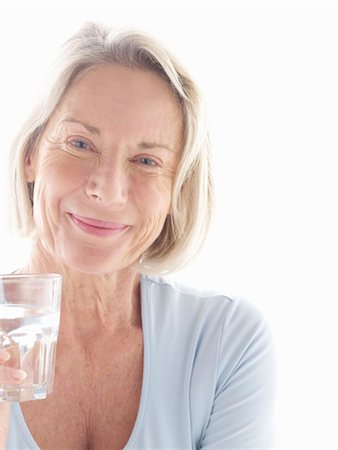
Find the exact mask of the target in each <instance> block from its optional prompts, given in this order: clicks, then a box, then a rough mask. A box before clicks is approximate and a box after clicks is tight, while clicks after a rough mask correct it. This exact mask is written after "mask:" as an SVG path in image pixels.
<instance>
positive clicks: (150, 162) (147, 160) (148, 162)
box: [138, 156, 158, 167]
mask: <svg viewBox="0 0 338 450" xmlns="http://www.w3.org/2000/svg"><path fill="white" fill-rule="evenodd" d="M138 162H139V163H140V164H142V165H143V166H148V167H156V166H158V163H157V162H156V161H155V160H154V159H152V158H148V157H147V156H141V157H140V158H138Z"/></svg>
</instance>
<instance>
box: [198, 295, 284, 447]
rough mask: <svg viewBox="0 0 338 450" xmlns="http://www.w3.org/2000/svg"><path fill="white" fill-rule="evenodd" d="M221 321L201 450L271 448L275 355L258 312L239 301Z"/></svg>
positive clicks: (273, 347) (274, 391) (267, 332)
mask: <svg viewBox="0 0 338 450" xmlns="http://www.w3.org/2000/svg"><path fill="white" fill-rule="evenodd" d="M233 309H234V311H233V314H232V315H231V317H230V318H229V317H227V318H226V320H225V321H224V325H223V331H222V339H221V343H220V349H219V355H218V358H219V360H218V371H217V386H216V392H215V396H214V401H213V406H212V411H211V414H210V419H209V423H208V425H207V427H206V430H205V432H204V434H203V437H202V439H201V441H200V446H199V449H200V450H207V449H222V450H239V449H241V450H244V449H245V450H249V449H252V450H253V449H255V450H258V449H259V450H263V449H264V450H267V449H271V448H273V447H274V444H275V442H274V440H275V436H274V435H275V399H276V378H277V377H276V353H275V346H274V341H273V338H272V335H271V332H270V329H269V327H268V325H267V323H266V321H265V319H264V318H263V316H262V315H261V313H260V312H259V311H258V310H257V308H256V307H254V306H253V305H251V304H249V303H248V302H245V301H244V300H239V301H236V302H234V305H233Z"/></svg>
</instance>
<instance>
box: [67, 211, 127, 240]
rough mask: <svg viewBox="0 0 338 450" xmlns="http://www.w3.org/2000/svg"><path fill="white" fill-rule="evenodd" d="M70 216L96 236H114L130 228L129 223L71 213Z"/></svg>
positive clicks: (86, 230)
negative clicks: (107, 220) (106, 220)
mask: <svg viewBox="0 0 338 450" xmlns="http://www.w3.org/2000/svg"><path fill="white" fill-rule="evenodd" d="M69 216H70V218H71V220H72V222H73V223H74V224H75V225H76V226H77V227H78V228H80V229H81V230H82V231H85V232H86V233H89V234H92V235H95V236H100V237H107V236H113V235H115V234H118V233H121V232H122V231H124V230H126V229H127V228H129V225H126V224H122V223H113V222H105V221H103V220H96V219H91V218H89V217H82V216H78V215H76V214H69Z"/></svg>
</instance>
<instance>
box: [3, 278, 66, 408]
mask: <svg viewBox="0 0 338 450" xmlns="http://www.w3.org/2000/svg"><path fill="white" fill-rule="evenodd" d="M61 287H62V277H61V275H59V274H52V273H44V274H29V275H15V274H14V275H0V352H2V353H3V354H4V351H5V352H6V354H7V357H8V354H9V356H10V358H9V359H6V360H5V361H3V362H2V363H0V402H1V401H19V402H22V401H26V400H36V399H44V398H46V397H47V395H49V394H50V393H51V392H52V390H53V382H54V367H55V349H56V342H57V336H58V330H59V322H60V300H61ZM11 369H21V370H24V371H25V372H26V374H27V376H26V378H25V379H24V380H23V381H21V382H20V384H12V383H11V382H10V377H9V376H8V373H9V372H11V373H14V372H13V371H11Z"/></svg>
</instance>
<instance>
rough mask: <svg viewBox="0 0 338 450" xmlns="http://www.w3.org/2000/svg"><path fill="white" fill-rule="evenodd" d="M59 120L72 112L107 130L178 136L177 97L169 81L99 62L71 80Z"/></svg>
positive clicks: (179, 123) (178, 114)
mask: <svg viewBox="0 0 338 450" xmlns="http://www.w3.org/2000/svg"><path fill="white" fill-rule="evenodd" d="M55 115H56V116H57V118H58V119H59V120H62V118H64V117H65V116H66V115H71V116H72V117H75V118H77V119H80V120H85V121H86V122H89V123H92V125H93V126H97V127H99V128H103V129H106V130H107V131H109V130H110V131H112V130H114V131H115V132H116V130H117V129H119V130H120V131H121V132H123V133H130V132H136V131H137V130H138V131H142V132H145V131H148V132H156V131H157V133H159V134H166V135H170V136H176V135H181V133H182V131H183V120H182V114H181V109H180V106H179V104H178V100H177V98H176V96H175V94H174V93H173V91H172V90H171V88H170V86H169V85H168V83H167V82H166V81H165V80H164V79H163V78H162V77H160V76H159V75H158V74H156V73H154V72H151V71H149V70H141V69H129V68H124V67H120V66H113V65H99V66H96V67H94V68H92V69H90V70H89V71H87V72H85V73H84V74H83V75H81V77H80V78H79V79H78V80H77V81H75V82H74V84H73V85H72V86H71V88H70V89H69V91H68V92H67V94H66V95H65V97H64V99H63V100H62V102H61V103H60V105H59V107H58V108H57V111H56V114H55Z"/></svg>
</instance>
